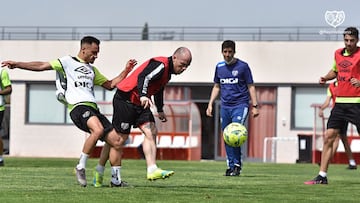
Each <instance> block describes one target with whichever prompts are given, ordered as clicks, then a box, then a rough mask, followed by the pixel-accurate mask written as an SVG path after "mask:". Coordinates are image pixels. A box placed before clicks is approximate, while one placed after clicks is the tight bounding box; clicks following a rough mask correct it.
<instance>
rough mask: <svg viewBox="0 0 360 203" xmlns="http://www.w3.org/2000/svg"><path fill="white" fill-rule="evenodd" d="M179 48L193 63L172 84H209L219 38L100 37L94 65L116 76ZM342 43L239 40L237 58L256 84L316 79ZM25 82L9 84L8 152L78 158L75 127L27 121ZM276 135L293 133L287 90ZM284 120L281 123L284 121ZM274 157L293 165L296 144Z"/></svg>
mask: <svg viewBox="0 0 360 203" xmlns="http://www.w3.org/2000/svg"><path fill="white" fill-rule="evenodd" d="M179 46H186V47H188V48H190V50H191V51H192V54H193V62H192V64H191V66H190V67H189V69H188V70H187V71H186V72H184V73H183V74H182V75H179V76H174V77H173V79H172V82H181V83H183V82H190V83H191V82H196V83H212V78H213V72H214V67H215V64H216V63H217V62H218V61H220V60H222V55H221V48H220V47H221V42H183V41H170V42H169V41H160V42H159V41H134V42H132V41H124V42H122V41H104V42H102V43H101V49H100V55H99V59H98V60H97V61H96V63H95V65H96V66H97V67H99V68H100V70H101V71H102V72H103V74H104V75H106V76H108V77H109V78H112V77H113V76H115V75H117V74H118V73H119V72H120V71H121V70H122V69H123V67H124V66H125V63H126V61H127V60H128V59H130V58H135V59H137V60H138V61H139V62H140V63H141V62H143V61H144V60H146V59H148V58H149V57H153V56H160V55H162V56H170V55H171V54H172V53H173V51H174V50H175V49H176V48H177V47H179ZM341 46H343V44H342V42H237V55H236V56H237V57H239V58H241V59H243V60H245V61H247V62H248V63H249V64H250V67H251V68H252V71H253V75H254V80H255V82H256V83H265V84H266V83H276V84H277V83H284V84H289V83H312V84H314V83H317V81H318V78H319V77H320V76H321V75H324V74H325V73H327V72H328V70H329V69H330V67H331V65H332V63H333V52H334V51H335V49H337V48H338V47H341ZM78 49H79V42H77V41H0V56H1V58H2V59H3V60H7V59H12V60H20V61H33V60H41V61H49V60H53V59H56V58H58V57H61V56H63V55H68V54H70V55H74V56H75V55H76V54H77V52H78ZM9 73H10V77H11V79H12V80H13V81H22V80H44V81H46V80H54V78H55V74H54V72H53V71H48V72H40V73H33V72H29V71H24V70H17V69H15V70H10V71H9ZM25 95H26V94H25V85H24V84H23V83H14V84H13V93H12V103H11V121H10V124H11V126H10V130H11V136H10V155H11V156H36V157H78V156H79V154H80V152H81V149H82V143H83V141H84V139H85V133H83V132H81V131H80V130H78V129H77V128H76V127H74V126H61V125H59V126H53V125H52V126H48V125H46V126H40V125H25V101H26V100H25ZM277 101H278V106H277V127H276V129H277V133H276V134H277V136H292V137H296V136H297V134H298V133H299V132H297V131H292V130H290V123H291V120H290V119H291V116H290V112H291V109H290V107H291V105H290V102H291V88H290V87H286V86H281V87H279V89H278V98H277ZM283 120H284V125H283V122H282V121H283ZM277 152H278V153H277V157H276V158H277V161H278V162H289V163H294V162H295V160H296V159H297V158H298V151H297V145H295V144H289V143H281V144H279V145H278V148H277Z"/></svg>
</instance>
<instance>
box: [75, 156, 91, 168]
mask: <svg viewBox="0 0 360 203" xmlns="http://www.w3.org/2000/svg"><path fill="white" fill-rule="evenodd" d="M88 158H89V155H88V154H85V153H84V152H81V155H80V160H79V163H78V165H77V166H76V168H77V169H82V168H86V162H87V160H88Z"/></svg>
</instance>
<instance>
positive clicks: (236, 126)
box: [223, 122, 247, 147]
mask: <svg viewBox="0 0 360 203" xmlns="http://www.w3.org/2000/svg"><path fill="white" fill-rule="evenodd" d="M223 137H224V141H225V143H226V144H227V145H229V146H231V147H240V146H241V145H242V144H244V142H245V141H246V140H247V129H246V127H245V126H244V125H242V124H240V123H235V122H233V123H230V124H229V125H227V126H226V127H225V129H224V132H223Z"/></svg>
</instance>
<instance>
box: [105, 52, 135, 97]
mask: <svg viewBox="0 0 360 203" xmlns="http://www.w3.org/2000/svg"><path fill="white" fill-rule="evenodd" d="M136 64H137V61H136V60H135V59H130V60H129V61H128V62H127V63H126V66H125V69H124V70H123V71H122V72H121V73H120V74H119V75H118V76H116V77H115V78H114V79H112V80H108V81H106V82H105V83H104V84H103V85H102V86H103V87H104V88H105V89H108V90H112V89H114V88H115V86H116V85H117V84H118V83H119V82H121V81H122V80H123V79H124V78H126V76H127V75H128V74H129V73H130V72H131V71H132V69H133V68H134V67H135V66H136Z"/></svg>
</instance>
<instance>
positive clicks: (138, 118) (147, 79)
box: [112, 47, 192, 180]
mask: <svg viewBox="0 0 360 203" xmlns="http://www.w3.org/2000/svg"><path fill="white" fill-rule="evenodd" d="M191 60H192V56H191V52H190V50H189V49H188V48H186V47H180V48H178V49H176V51H175V52H174V53H173V55H172V56H170V57H154V58H151V59H149V60H148V61H146V62H144V63H143V64H141V65H140V66H139V67H138V68H136V69H135V70H134V71H133V73H131V74H130V75H129V76H128V77H127V78H125V79H124V80H123V81H121V82H120V83H118V84H117V86H116V87H117V91H116V93H115V95H114V99H113V108H114V114H113V120H112V124H113V126H114V129H115V131H116V132H117V133H118V134H119V135H120V136H122V137H123V140H126V139H127V137H128V136H129V134H130V130H131V126H134V127H138V128H139V129H140V130H141V131H142V133H143V134H144V135H145V138H144V142H143V144H142V145H143V151H144V154H145V159H146V165H147V179H148V180H156V179H161V178H163V179H164V178H167V177H169V176H171V175H173V174H174V171H171V170H162V169H161V168H159V167H158V166H157V165H156V141H155V138H156V136H157V128H156V125H155V119H154V116H153V114H152V112H151V110H150V106H151V105H152V100H151V96H154V102H155V105H156V108H157V111H158V114H159V119H160V120H161V121H162V122H166V121H167V119H166V115H165V114H164V112H163V105H164V103H163V91H164V87H165V86H166V84H167V83H168V82H169V80H170V79H171V75H172V74H176V75H178V74H181V73H182V72H183V71H185V70H186V69H187V68H188V66H189V65H190V63H191Z"/></svg>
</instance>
